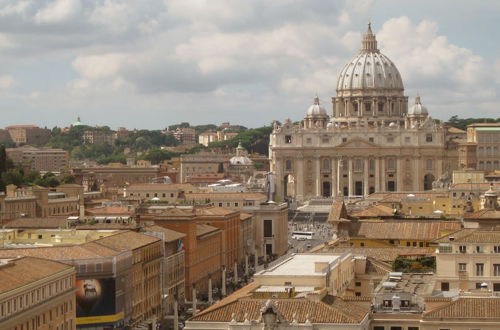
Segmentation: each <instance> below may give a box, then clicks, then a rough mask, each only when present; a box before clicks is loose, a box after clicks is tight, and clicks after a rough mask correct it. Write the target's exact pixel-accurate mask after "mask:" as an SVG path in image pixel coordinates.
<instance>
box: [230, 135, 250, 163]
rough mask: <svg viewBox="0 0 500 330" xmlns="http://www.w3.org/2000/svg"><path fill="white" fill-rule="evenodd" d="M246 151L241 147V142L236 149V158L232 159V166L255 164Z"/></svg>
mask: <svg viewBox="0 0 500 330" xmlns="http://www.w3.org/2000/svg"><path fill="white" fill-rule="evenodd" d="M246 153H247V151H246V149H245V148H244V147H243V146H242V145H241V141H240V142H239V143H238V147H236V156H234V157H231V159H230V160H229V163H230V164H231V165H252V164H253V162H252V160H251V159H250V158H248V157H247V155H246Z"/></svg>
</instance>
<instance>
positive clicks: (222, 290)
mask: <svg viewBox="0 0 500 330" xmlns="http://www.w3.org/2000/svg"><path fill="white" fill-rule="evenodd" d="M221 294H222V297H225V296H226V266H224V267H222V286H221Z"/></svg>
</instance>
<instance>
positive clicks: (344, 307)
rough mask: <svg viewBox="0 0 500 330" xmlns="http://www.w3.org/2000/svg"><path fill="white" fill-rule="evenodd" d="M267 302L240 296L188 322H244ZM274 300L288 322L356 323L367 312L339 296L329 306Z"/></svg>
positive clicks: (252, 318) (298, 300)
mask: <svg viewBox="0 0 500 330" xmlns="http://www.w3.org/2000/svg"><path fill="white" fill-rule="evenodd" d="M266 301H267V299H252V298H241V299H238V300H236V301H233V302H230V303H228V304H226V305H223V306H221V307H219V308H215V309H211V310H210V311H207V312H202V313H200V314H198V315H196V316H194V317H193V318H191V319H190V321H196V322H230V321H231V320H232V319H233V317H234V319H236V321H238V322H243V321H244V320H245V316H246V317H247V318H248V319H249V320H258V319H260V316H261V313H260V309H261V308H262V307H263V306H264V304H265V303H266ZM273 302H274V303H275V304H276V307H277V309H278V312H279V313H280V315H281V316H282V317H283V318H284V319H285V320H286V321H288V322H291V321H292V320H293V317H294V315H295V316H296V319H297V321H298V322H299V323H304V322H305V321H306V319H307V318H309V320H310V321H311V322H312V323H344V324H358V323H361V322H362V321H363V319H364V318H365V317H366V315H367V314H368V311H367V310H362V311H361V308H360V307H358V306H354V305H353V304H349V303H347V302H344V301H342V300H341V299H339V298H337V299H335V302H334V303H333V304H332V305H329V304H326V303H324V302H322V301H312V300H308V299H305V298H297V299H276V300H274V301H273Z"/></svg>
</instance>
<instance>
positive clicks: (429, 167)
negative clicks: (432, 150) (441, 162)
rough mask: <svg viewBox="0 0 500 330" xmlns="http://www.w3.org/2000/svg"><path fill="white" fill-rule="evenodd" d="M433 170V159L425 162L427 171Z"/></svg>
mask: <svg viewBox="0 0 500 330" xmlns="http://www.w3.org/2000/svg"><path fill="white" fill-rule="evenodd" d="M432 168H433V163H432V159H427V160H426V161H425V169H426V170H432Z"/></svg>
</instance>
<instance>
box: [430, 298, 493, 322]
mask: <svg viewBox="0 0 500 330" xmlns="http://www.w3.org/2000/svg"><path fill="white" fill-rule="evenodd" d="M447 318H453V319H466V318H475V319H492V318H495V319H498V318H500V297H495V298H493V297H491V298H490V297H478V298H458V299H457V300H455V301H452V302H451V303H450V304H447V305H445V306H441V307H438V308H436V309H434V310H431V311H429V312H427V313H424V315H423V319H424V320H425V319H427V320H428V319H447Z"/></svg>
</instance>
